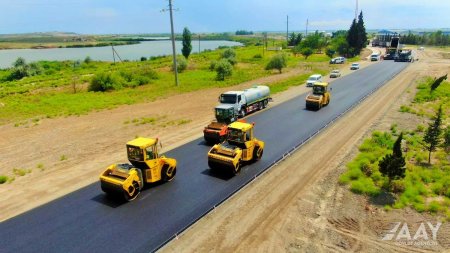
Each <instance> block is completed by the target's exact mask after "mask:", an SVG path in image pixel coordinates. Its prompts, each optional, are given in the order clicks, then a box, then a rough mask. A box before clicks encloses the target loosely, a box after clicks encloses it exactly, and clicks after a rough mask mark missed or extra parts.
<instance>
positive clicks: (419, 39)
mask: <svg viewBox="0 0 450 253" xmlns="http://www.w3.org/2000/svg"><path fill="white" fill-rule="evenodd" d="M400 41H401V43H403V44H410V45H430V46H449V45H450V34H444V33H443V32H442V31H436V32H430V33H423V34H413V33H412V32H411V31H409V32H408V34H407V35H403V36H401V38H400Z"/></svg>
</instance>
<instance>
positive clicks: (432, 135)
mask: <svg viewBox="0 0 450 253" xmlns="http://www.w3.org/2000/svg"><path fill="white" fill-rule="evenodd" d="M441 125H442V106H439V109H438V111H437V113H436V116H435V117H434V121H433V122H430V123H429V125H428V128H427V130H426V132H425V136H424V137H423V141H424V142H425V143H426V144H428V146H426V147H427V150H428V163H431V153H432V152H433V151H436V148H437V147H438V145H439V143H440V142H441V133H442V129H441Z"/></svg>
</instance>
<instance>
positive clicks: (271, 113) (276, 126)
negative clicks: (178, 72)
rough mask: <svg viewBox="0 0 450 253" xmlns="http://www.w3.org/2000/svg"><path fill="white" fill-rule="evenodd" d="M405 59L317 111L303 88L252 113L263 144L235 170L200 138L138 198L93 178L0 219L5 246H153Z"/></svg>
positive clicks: (353, 78)
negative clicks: (258, 154)
mask: <svg viewBox="0 0 450 253" xmlns="http://www.w3.org/2000/svg"><path fill="white" fill-rule="evenodd" d="M407 65H408V64H407V63H398V62H392V61H383V62H380V63H376V64H373V65H370V66H369V67H367V68H364V69H361V70H358V71H355V73H353V74H351V75H348V76H344V77H342V78H339V79H337V80H335V81H333V82H332V84H331V87H332V89H333V90H332V92H331V93H332V98H331V103H330V105H329V106H327V107H324V108H322V109H321V110H320V111H315V112H314V111H307V110H305V94H299V96H297V97H295V98H294V99H291V100H289V101H287V102H285V103H283V104H280V105H278V106H275V107H272V108H270V107H269V109H267V110H266V111H264V112H262V113H259V114H256V115H253V116H251V117H249V118H248V121H249V122H255V123H256V127H255V136H256V137H257V138H259V139H261V140H263V141H265V142H266V149H265V151H264V156H263V158H262V160H261V161H259V162H257V163H254V164H251V165H248V166H245V167H243V168H242V171H241V173H240V174H239V175H237V176H236V177H232V178H227V177H226V176H224V175H214V174H211V173H210V171H209V170H208V165H207V156H206V154H207V152H208V150H209V148H210V147H209V146H206V145H205V144H204V143H203V140H202V139H197V140H195V141H192V142H190V143H187V144H185V145H183V146H181V147H178V148H176V149H174V150H172V151H170V152H168V153H167V156H169V157H174V158H176V159H177V160H178V172H177V176H176V178H175V180H174V181H172V182H170V183H167V184H160V185H157V186H155V187H152V188H150V189H147V190H145V191H143V192H142V193H141V195H140V196H139V197H138V199H137V200H135V201H134V202H130V203H126V204H120V203H115V202H113V201H111V200H109V199H107V198H105V196H104V194H103V193H102V191H101V190H100V185H99V183H95V184H92V185H89V186H87V187H85V188H82V189H80V190H78V191H76V192H73V193H71V194H68V195H66V196H64V197H62V198H60V199H57V200H55V201H53V202H50V203H48V204H46V205H43V206H41V207H38V208H36V209H33V210H31V211H29V212H26V213H24V214H22V215H19V216H17V217H14V218H12V219H9V220H6V221H4V222H2V223H0V238H1V246H0V252H65V253H69V252H109V253H113V252H150V251H154V250H156V249H157V248H159V247H160V246H162V245H163V244H164V243H165V242H167V240H170V239H171V238H172V237H173V236H174V235H175V234H176V233H177V232H179V231H181V230H183V229H184V228H186V227H187V226H189V225H190V224H191V223H192V222H194V221H195V220H197V219H199V218H200V217H201V216H202V215H203V214H205V213H206V212H208V211H209V210H210V209H211V208H212V207H214V206H215V205H217V204H218V203H220V202H222V201H223V200H225V199H226V198H228V197H229V196H230V195H231V194H233V193H234V192H235V191H236V190H237V189H239V188H240V187H241V186H242V185H244V184H246V183H247V182H248V181H250V180H251V179H252V178H254V177H255V175H257V174H259V173H261V172H262V171H264V170H265V169H266V168H267V167H268V166H269V165H270V164H272V163H273V162H274V161H275V160H277V159H279V158H280V157H281V156H282V155H283V154H284V153H285V152H287V151H288V150H290V149H292V148H293V147H294V146H296V145H298V144H299V143H300V142H302V141H304V140H306V139H307V138H308V137H309V136H311V135H312V134H314V133H315V132H316V131H317V129H319V128H321V127H323V126H325V125H326V124H327V123H328V122H330V120H332V119H334V118H335V117H337V116H338V115H340V114H341V113H343V112H345V111H346V110H347V109H348V108H350V107H351V106H352V105H353V104H355V103H356V102H357V101H359V100H360V99H362V98H363V97H365V96H366V95H368V94H370V93H371V91H373V90H374V89H376V88H378V87H380V86H382V85H383V84H384V83H385V82H386V81H388V80H390V79H391V78H392V77H393V76H395V75H396V74H398V73H399V72H401V71H402V70H403V69H404V68H405V67H406V66H407ZM330 141H332V140H330ZM124 152H125V149H124ZM311 155H314V154H311ZM124 157H125V153H124ZM105 166H107V164H105ZM275 169H276V167H275ZM297 169H299V170H301V169H302V167H301V165H299V167H298V168H297ZM318 169H319V168H318Z"/></svg>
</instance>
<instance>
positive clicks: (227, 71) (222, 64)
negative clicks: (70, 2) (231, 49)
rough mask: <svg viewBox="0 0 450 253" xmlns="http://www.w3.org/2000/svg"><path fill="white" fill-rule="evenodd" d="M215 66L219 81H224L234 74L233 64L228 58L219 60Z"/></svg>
mask: <svg viewBox="0 0 450 253" xmlns="http://www.w3.org/2000/svg"><path fill="white" fill-rule="evenodd" d="M215 68H216V72H217V76H216V79H217V80H219V81H223V80H225V78H227V77H229V76H231V75H232V74H233V66H232V65H231V64H230V62H228V60H226V59H222V60H220V61H218V62H217V64H216V67H215Z"/></svg>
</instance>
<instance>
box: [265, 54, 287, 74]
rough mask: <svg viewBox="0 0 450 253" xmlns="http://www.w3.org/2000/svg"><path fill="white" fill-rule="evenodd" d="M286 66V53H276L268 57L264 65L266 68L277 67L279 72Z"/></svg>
mask: <svg viewBox="0 0 450 253" xmlns="http://www.w3.org/2000/svg"><path fill="white" fill-rule="evenodd" d="M286 66H287V56H286V54H277V55H274V56H273V57H272V59H270V61H269V63H268V64H267V66H266V70H271V69H277V70H278V71H279V72H280V73H281V70H282V69H283V68H285V67H286Z"/></svg>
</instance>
